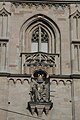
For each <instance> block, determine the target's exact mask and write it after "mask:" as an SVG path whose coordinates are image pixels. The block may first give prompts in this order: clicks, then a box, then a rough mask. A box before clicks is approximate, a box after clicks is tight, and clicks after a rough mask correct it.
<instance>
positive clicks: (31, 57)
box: [20, 52, 59, 73]
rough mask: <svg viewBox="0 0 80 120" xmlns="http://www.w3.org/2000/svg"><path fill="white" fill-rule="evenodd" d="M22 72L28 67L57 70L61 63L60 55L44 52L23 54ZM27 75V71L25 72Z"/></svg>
mask: <svg viewBox="0 0 80 120" xmlns="http://www.w3.org/2000/svg"><path fill="white" fill-rule="evenodd" d="M20 57H21V66H22V68H21V70H23V69H24V68H25V69H27V67H30V68H31V67H37V68H38V67H39V66H40V67H43V68H45V67H46V68H55V67H56V68H57V67H58V63H57V62H58V61H59V54H50V53H44V52H34V53H21V54H20ZM25 73H26V71H25Z"/></svg>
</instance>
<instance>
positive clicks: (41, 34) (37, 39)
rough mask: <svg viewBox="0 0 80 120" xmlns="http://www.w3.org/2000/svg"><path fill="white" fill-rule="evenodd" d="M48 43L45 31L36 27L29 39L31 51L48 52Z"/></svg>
mask: <svg viewBox="0 0 80 120" xmlns="http://www.w3.org/2000/svg"><path fill="white" fill-rule="evenodd" d="M48 42H49V35H48V33H47V31H46V30H45V29H44V28H43V27H41V26H38V27H37V28H36V29H34V31H33V32H32V37H31V51H32V52H48V51H49V50H48Z"/></svg>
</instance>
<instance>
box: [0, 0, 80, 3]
mask: <svg viewBox="0 0 80 120" xmlns="http://www.w3.org/2000/svg"><path fill="white" fill-rule="evenodd" d="M0 2H3V0H0ZM5 2H24V3H25V2H26V3H28V2H29V3H30V2H31V3H80V0H5Z"/></svg>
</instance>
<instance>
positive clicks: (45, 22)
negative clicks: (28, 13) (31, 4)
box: [20, 14, 61, 54]
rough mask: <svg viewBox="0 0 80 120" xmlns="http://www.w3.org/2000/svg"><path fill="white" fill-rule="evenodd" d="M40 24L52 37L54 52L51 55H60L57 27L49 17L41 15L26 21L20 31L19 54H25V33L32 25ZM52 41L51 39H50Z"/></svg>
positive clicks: (59, 38)
mask: <svg viewBox="0 0 80 120" xmlns="http://www.w3.org/2000/svg"><path fill="white" fill-rule="evenodd" d="M39 23H40V24H41V25H42V26H46V27H45V28H47V29H48V31H49V32H50V33H51V35H53V36H54V39H55V42H54V44H55V50H54V51H53V50H52V53H59V54H60V53H61V42H60V41H61V33H60V29H59V27H58V25H57V24H56V23H55V22H54V21H53V20H52V19H51V18H49V17H47V16H46V15H43V14H36V15H34V16H32V17H30V18H29V19H28V20H26V21H25V22H24V23H23V25H22V27H21V29H20V52H25V47H24V46H25V38H26V36H25V33H26V31H29V30H30V28H31V27H32V26H34V25H37V24H39ZM52 40H53V39H52Z"/></svg>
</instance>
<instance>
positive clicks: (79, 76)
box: [0, 73, 80, 79]
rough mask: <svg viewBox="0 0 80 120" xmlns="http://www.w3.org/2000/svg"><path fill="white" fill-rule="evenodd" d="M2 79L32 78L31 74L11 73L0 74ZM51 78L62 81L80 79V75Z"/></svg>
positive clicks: (52, 75) (54, 76)
mask: <svg viewBox="0 0 80 120" xmlns="http://www.w3.org/2000/svg"><path fill="white" fill-rule="evenodd" d="M0 77H21V78H22V77H23V78H24V77H28V78H30V77H31V74H11V73H0ZM49 77H50V78H60V79H80V74H72V75H54V74H51V75H49Z"/></svg>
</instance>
